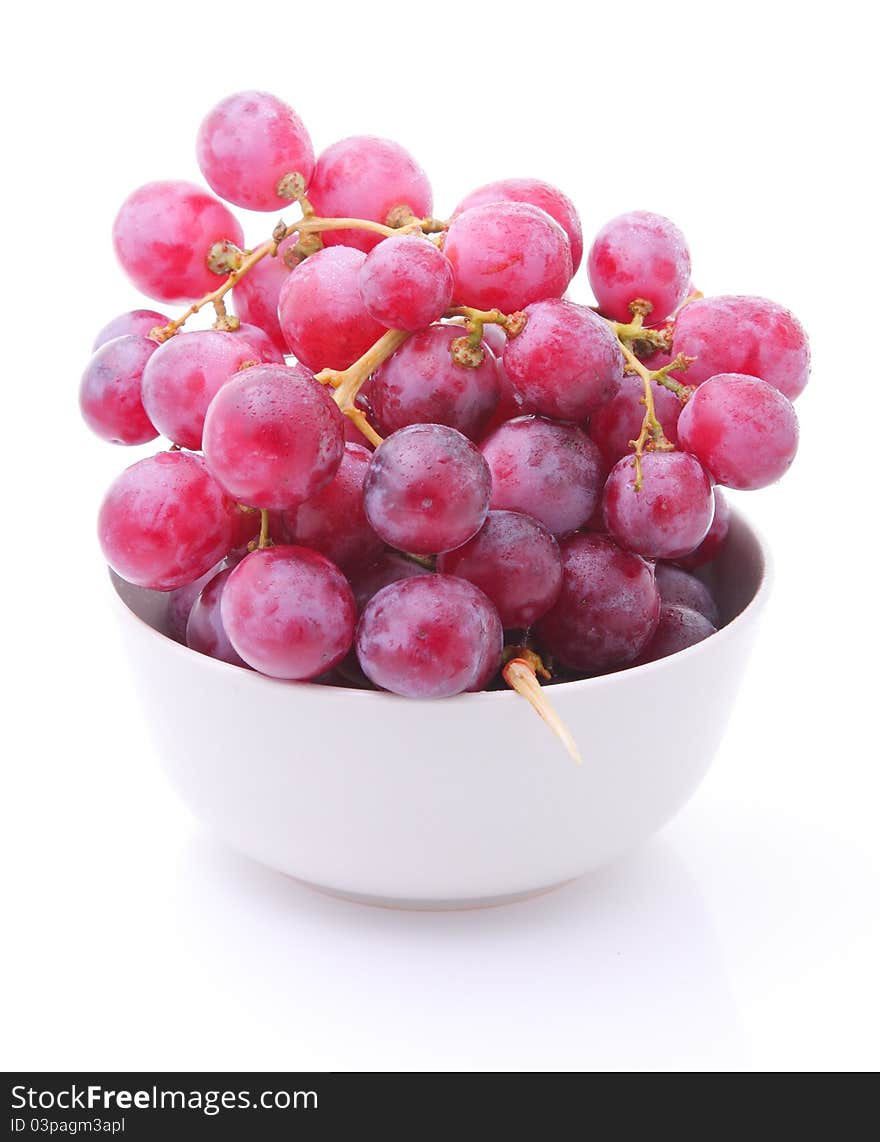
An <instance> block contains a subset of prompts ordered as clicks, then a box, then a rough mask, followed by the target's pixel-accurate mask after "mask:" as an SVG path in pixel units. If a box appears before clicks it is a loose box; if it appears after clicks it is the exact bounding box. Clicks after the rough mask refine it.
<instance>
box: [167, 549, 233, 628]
mask: <svg viewBox="0 0 880 1142" xmlns="http://www.w3.org/2000/svg"><path fill="white" fill-rule="evenodd" d="M232 545H233V546H234V545H235V540H234V539H233V540H232ZM226 565H227V564H226V560H225V559H221V560H220V562H219V563H215V564H214V566H213V567H211V568H210V569H209V570H207V571H206V572H205V573H204V575H199V577H198V579H193V581H192V582H191V583H185V584H184V585H183V586H182V587H177V588H175V590H173V591H169V592H168V593H167V596H166V606H165V633H166V634H167V635H168V637H169V638H173V639H174V641H175V642H181V643H183V645H184V646H186V624H187V622H188V621H189V614H190V611H191V610H192V609H193V607H194V606H195V601H196V599H197V598H198V597H199V595H200V594H201V593H202V587H206V586H207V585H208V583H210V582H211V580H212V579H213V578H214V576H215V575H219V574H220V572H221V571H222V570H223V569H224V568H225V567H226Z"/></svg>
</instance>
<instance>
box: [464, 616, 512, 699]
mask: <svg viewBox="0 0 880 1142" xmlns="http://www.w3.org/2000/svg"><path fill="white" fill-rule="evenodd" d="M487 598H488V596H487ZM489 601H490V602H491V600H489ZM483 614H484V616H485V619H486V634H485V636H484V638H483V640H482V649H483V653H482V654H481V655H479V656H478V658H477V672H476V674H475V675H474V679H473V681H472V682H471V684H470V686H468V688H467V692H468V693H469V694H473V693H475V692H476V691H478V690H485V689H486V687H487V686H488V685H489V683H490V682H491V681H492V679H493V678H494V677H495V675H496V674H498V673H499V671H500V670H501V666H502V655H501V654H499V652H498V648H499V646H500V647H501V652H502V654H503V651H504V627H503V626H502V624H501V616H500V615H499V614H498V611H497V609H496V608H495V607H494V606H490V607H487V608H485V609H484V610H483Z"/></svg>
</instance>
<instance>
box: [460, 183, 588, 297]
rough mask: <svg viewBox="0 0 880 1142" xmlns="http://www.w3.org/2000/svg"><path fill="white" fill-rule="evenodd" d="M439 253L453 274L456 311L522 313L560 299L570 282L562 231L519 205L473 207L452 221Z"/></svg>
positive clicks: (540, 214)
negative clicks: (463, 307)
mask: <svg viewBox="0 0 880 1142" xmlns="http://www.w3.org/2000/svg"><path fill="white" fill-rule="evenodd" d="M443 252H444V253H445V254H446V257H447V258H448V259H449V261H450V262H451V263H452V269H453V273H454V274H455V293H454V297H455V300H456V302H457V303H458V304H459V305H471V306H474V307H475V308H477V309H493V308H496V307H497V308H498V309H500V310H502V312H504V313H514V312H516V311H517V310H520V309H525V307H526V306H527V305H530V304H531V303H532V302H533V301H541V300H542V299H543V298H545V297H561V296H562V295H563V294H564V293H565V291H566V289H567V288H568V283H569V282H570V281H571V275H572V262H571V247H570V245H569V242H568V238H567V236H566V234H565V231H564V230H563V229H562V227H561V226H560V225H559V223H558V222H554V220H553V219H552V218H551V217H550V215H549V214H547V213H546V211H544V210H539V209H538V207H536V206H530V205H529V204H528V203H525V202H496V203H489V204H488V205H486V206H473V207H471V209H470V210H465V211H464V213H462V214H459V215H458V216H457V217H456V218H454V219H453V220H452V223H451V224H450V227H449V229H448V230H447V232H446V236H445V239H444V242H443Z"/></svg>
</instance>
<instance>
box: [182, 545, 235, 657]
mask: <svg viewBox="0 0 880 1142" xmlns="http://www.w3.org/2000/svg"><path fill="white" fill-rule="evenodd" d="M233 570H234V568H233V567H227V568H226V570H225V571H220V572H219V574H217V575H214V576H213V578H211V579H210V580H209V582H208V583H206V584H205V586H204V587H203V588H202V590H201V591H200V592H199V594H198V596H197V597H196V600H195V602H194V603H193V605H192V607H191V609H190V612H189V615H188V616H187V621H186V645H187V646H188V647H189V648H190V649H191V650H197V651H198V652H199V654H207V655H208V657H209V658H217V659H219V660H220V661H221V662H229V663H230V664H231V665H233V666H247V663H246V662H245V661H244V659H243V658H242V657H241V655H240V654H239V653H238V651H237V650H236V649H235V647H234V646H233V645H232V643H231V642H230V641H229V635H228V634H227V633H226V628H225V627H224V626H223V620H222V619H221V617H220V601H221V599H222V597H223V588H224V587H225V586H226V583H227V581H228V579H229V576H230V575H231V574H232V572H233Z"/></svg>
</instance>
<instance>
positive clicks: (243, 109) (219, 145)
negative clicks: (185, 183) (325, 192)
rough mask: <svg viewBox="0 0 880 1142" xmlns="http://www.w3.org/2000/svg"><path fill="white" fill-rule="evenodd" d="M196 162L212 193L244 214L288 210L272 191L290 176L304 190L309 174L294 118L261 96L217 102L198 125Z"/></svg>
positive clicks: (306, 148)
mask: <svg viewBox="0 0 880 1142" xmlns="http://www.w3.org/2000/svg"><path fill="white" fill-rule="evenodd" d="M196 158H197V159H198V163H199V167H200V168H201V171H202V174H203V175H204V176H205V179H206V181H207V182H208V185H209V186H210V187H211V189H212V190H213V191H215V192H216V193H217V194H219V195H220V197H221V198H225V199H226V201H227V202H234V203H235V205H236V206H244V207H246V208H247V209H248V210H281V209H282V208H283V207H285V206H289V205H290V200H289V199H287V198H282V197H281V196H280V195H279V194H278V192H277V190H276V187H277V186H278V182H279V179H281V178H282V177H283V176H284V175H286V174H291V173H293V172H294V171H296V172H298V173H299V174H301V175H302V176H303V178H304V179H305V182H306V184H308V182H309V179H310V178H311V177H312V172H313V170H314V169H315V152H314V150H313V148H312V140H311V139H310V138H309V133H308V131H307V130H306V128H305V124H304V123H303V121H302V120H301V119H300V117H299V115H297V113H296V112H295V111H294V110H293V108H292V107H289V106H288V105H287V104H286V103H284V102H283V101H282V100H280V99H277V98H276V97H275V96H274V95H270V94H269V93H268V92H265V91H239V92H237V93H236V94H235V95H228V96H227V97H226V98H225V99H221V100H220V102H219V103H218V104H217V106H216V107H214V108H212V110H211V111H209V112H208V114H207V115H206V116H205V118H204V119H203V120H202V125H201V126H200V127H199V133H198V138H197V140H196Z"/></svg>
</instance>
